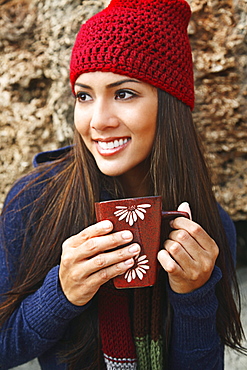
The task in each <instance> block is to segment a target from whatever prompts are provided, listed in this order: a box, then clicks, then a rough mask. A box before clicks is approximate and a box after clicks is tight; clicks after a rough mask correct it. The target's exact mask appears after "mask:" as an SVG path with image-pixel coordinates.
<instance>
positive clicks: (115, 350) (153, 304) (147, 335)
mask: <svg viewBox="0 0 247 370" xmlns="http://www.w3.org/2000/svg"><path fill="white" fill-rule="evenodd" d="M163 289H164V286H163ZM161 295H162V294H161V284H159V283H157V284H156V285H155V286H154V287H149V288H137V289H122V290H118V289H116V288H115V287H114V286H113V283H112V282H109V283H107V284H105V285H104V286H103V287H101V289H100V291H99V300H98V304H99V306H98V308H99V309H98V312H99V330H100V336H101V346H102V347H101V348H102V352H103V355H104V361H105V364H106V369H107V370H113V369H114V370H117V369H119V370H134V369H138V370H163V369H164V367H163V343H162V335H161V333H162V316H163V315H162V312H161V307H162V305H161Z"/></svg>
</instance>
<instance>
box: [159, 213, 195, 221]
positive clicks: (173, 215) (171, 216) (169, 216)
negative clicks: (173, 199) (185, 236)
mask: <svg viewBox="0 0 247 370" xmlns="http://www.w3.org/2000/svg"><path fill="white" fill-rule="evenodd" d="M161 217H162V218H163V219H166V220H173V219H174V218H177V217H185V218H188V219H189V218H190V216H189V214H188V213H187V212H182V211H161Z"/></svg>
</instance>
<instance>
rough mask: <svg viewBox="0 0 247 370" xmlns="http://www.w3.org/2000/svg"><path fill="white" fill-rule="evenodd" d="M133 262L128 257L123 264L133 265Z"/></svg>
mask: <svg viewBox="0 0 247 370" xmlns="http://www.w3.org/2000/svg"><path fill="white" fill-rule="evenodd" d="M133 263H134V260H133V258H130V259H128V260H126V261H124V264H125V265H127V266H132V265H133Z"/></svg>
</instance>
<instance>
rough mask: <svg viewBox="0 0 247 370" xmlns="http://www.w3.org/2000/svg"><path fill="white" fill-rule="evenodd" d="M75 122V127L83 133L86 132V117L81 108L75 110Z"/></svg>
mask: <svg viewBox="0 0 247 370" xmlns="http://www.w3.org/2000/svg"><path fill="white" fill-rule="evenodd" d="M74 124H75V128H76V129H77V131H78V132H79V133H80V134H81V135H85V134H86V119H85V117H84V114H83V113H82V112H81V110H80V109H77V108H75V110H74Z"/></svg>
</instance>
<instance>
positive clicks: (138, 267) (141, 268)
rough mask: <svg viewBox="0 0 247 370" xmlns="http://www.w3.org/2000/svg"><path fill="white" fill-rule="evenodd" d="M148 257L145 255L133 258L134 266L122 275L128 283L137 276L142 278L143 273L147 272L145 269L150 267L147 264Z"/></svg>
mask: <svg viewBox="0 0 247 370" xmlns="http://www.w3.org/2000/svg"><path fill="white" fill-rule="evenodd" d="M148 262H149V261H148V259H147V256H146V255H143V256H141V257H139V256H137V257H136V258H135V265H134V267H132V268H130V269H129V270H128V271H127V272H126V273H125V275H124V278H125V279H126V280H127V282H128V283H130V282H131V281H132V280H135V279H136V278H137V277H138V278H139V279H140V280H142V279H143V277H144V275H145V274H146V273H147V270H149V269H150V266H149V265H148Z"/></svg>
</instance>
